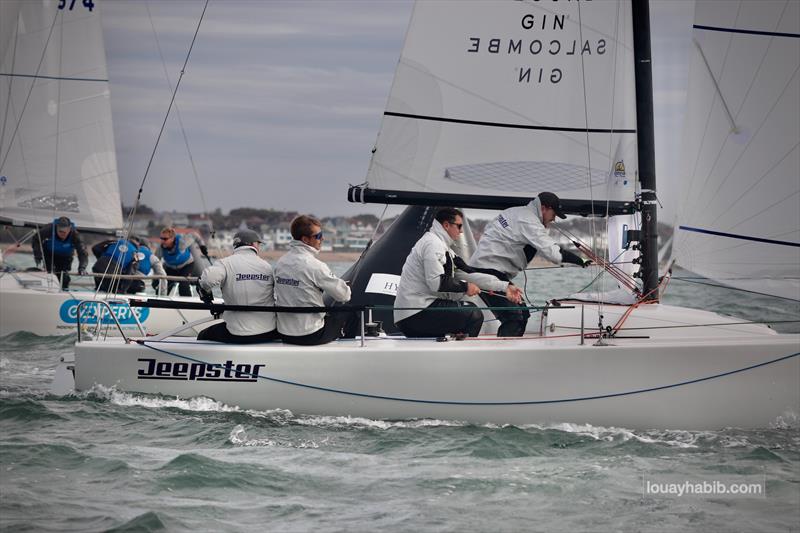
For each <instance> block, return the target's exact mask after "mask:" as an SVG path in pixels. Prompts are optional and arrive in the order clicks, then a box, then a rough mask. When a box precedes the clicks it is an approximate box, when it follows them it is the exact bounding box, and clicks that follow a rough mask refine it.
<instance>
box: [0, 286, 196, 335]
mask: <svg viewBox="0 0 800 533" xmlns="http://www.w3.org/2000/svg"><path fill="white" fill-rule="evenodd" d="M131 297H134V298H140V299H141V298H146V296H142V295H133V296H130V295H129V296H126V295H122V296H120V295H111V296H110V298H111V299H113V300H127V299H128V298H131ZM106 298H108V295H106V294H105V293H100V294H99V295H95V293H94V292H92V291H72V290H71V291H62V290H61V289H60V285H59V283H58V280H57V279H55V277H54V276H52V275H48V274H44V273H36V272H24V273H23V272H18V273H3V274H0V336H2V335H9V334H11V333H16V332H18V331H28V332H30V333H35V334H36V335H68V334H72V333H76V332H77V308H78V302H80V301H83V300H105V299H106ZM169 299H171V300H174V301H192V302H195V303H196V302H198V301H199V300H197V299H195V298H180V297H171V298H169ZM113 309H114V312H115V314H117V316H118V320H119V321H120V325H121V327H122V329H123V331H124V332H125V334H126V335H140V333H139V328H138V326H137V324H136V320H135V319H134V317H133V316H132V313H137V316H138V317H139V319H140V322H141V324H142V325H143V326H144V327H145V330H146V332H147V333H148V334H157V333H162V332H164V331H169V330H171V329H173V328H176V327H178V326H180V325H182V324H186V323H188V322H192V321H194V320H198V319H200V318H204V317H207V316H209V314H208V312H207V311H196V310H185V309H184V310H179V309H147V308H130V307H129V306H127V305H124V304H122V305H120V304H116V305H114V306H113ZM87 322H88V323H91V324H94V323H95V321H93V320H91V319H89V320H88V321H86V320H84V322H83V323H84V324H86V323H87ZM104 323H106V324H109V325H111V327H109V328H103V332H104V333H105V332H106V331H107V333H108V335H113V336H116V335H119V330H118V329H117V328H116V327H115V326H114V325H113V323H112V321H111V320H109V319H104ZM91 329H94V328H91ZM185 334H186V335H193V336H194V335H196V334H197V332H195V331H193V330H188V331H186V332H185Z"/></svg>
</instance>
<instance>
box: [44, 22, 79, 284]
mask: <svg viewBox="0 0 800 533" xmlns="http://www.w3.org/2000/svg"><path fill="white" fill-rule="evenodd" d="M56 16H58V15H56ZM58 34H59V40H60V42H59V43H58V77H59V78H60V77H61V74H62V73H63V67H64V13H63V11H62V12H61V31H60V32H58ZM60 134H61V80H59V81H57V82H56V133H55V139H54V140H55V145H56V146H55V157H54V158H53V196H54V199H53V200H54V201H53V212H52V216H53V232H52V233H53V234H52V237H51V238H52V239H53V241H52V242H51V243H50V244H51V246H50V264H51V265H53V271H55V258H56V247H55V239H56V233H58V229H57V228H56V223H55V219H56V213H57V211H56V208H57V203H58V202H56V201H55V198H58V171H59V168H60V166H59V164H58V153H59V149H60V148H61V142H59V141H60ZM70 233H72V232H70ZM73 238H74V236H73ZM62 276H63V274H62Z"/></svg>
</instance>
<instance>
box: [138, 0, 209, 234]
mask: <svg viewBox="0 0 800 533" xmlns="http://www.w3.org/2000/svg"><path fill="white" fill-rule="evenodd" d="M144 7H145V9H146V10H147V17H148V18H149V19H150V27H151V28H152V30H153V37H154V38H155V42H156V48H157V49H158V55H159V57H160V58H161V66H162V67H163V68H164V77H165V78H166V80H167V87H169V90H170V92H171V91H172V81H171V80H170V77H169V71H168V70H167V62H166V61H165V60H164V54H163V52H162V50H161V41H160V40H159V39H158V33H156V26H155V24H154V23H153V17H152V15H151V13H150V2H147V1H145V3H144ZM175 117H176V118H177V119H178V124H179V125H180V128H181V133H182V134H183V143H184V144H185V145H186V153H187V154H188V156H189V163H190V164H191V167H192V173H193V174H194V181H195V183H197V191H198V192H199V193H200V203H202V204H203V213H204V214H205V215H206V218H207V219H208V221H209V224H210V225H211V234H212V235H213V234H214V226H213V224H214V222H213V221H212V220H211V217H210V216H209V215H208V204H207V203H206V196H205V194H204V193H203V187H202V186H201V185H200V177H199V175H198V173H197V166H196V165H195V162H194V156H193V155H192V150H191V149H190V148H189V138H188V137H187V135H186V129H185V128H184V127H183V118H182V117H181V111H180V108H179V107H178V104H177V103H175Z"/></svg>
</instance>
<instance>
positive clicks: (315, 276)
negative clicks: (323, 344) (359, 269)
mask: <svg viewBox="0 0 800 533" xmlns="http://www.w3.org/2000/svg"><path fill="white" fill-rule="evenodd" d="M318 253H319V250H317V249H316V248H314V247H312V246H309V245H307V244H306V243H304V242H303V241H292V242H291V244H290V245H289V251H288V252H286V254H284V255H283V257H281V258H280V259H278V262H277V263H275V302H276V303H277V304H278V305H279V306H291V307H322V306H324V305H325V303H324V301H323V296H325V295H327V296H330V297H331V298H333V299H334V300H336V301H337V302H349V301H350V287H348V286H347V284H346V283H345V282H344V280H342V279H339V278H337V277H336V276H334V275H333V273H332V272H331V269H330V268H329V267H328V265H326V264H325V263H323V262H322V261H320V260H319V259H317V257H316V256H317V254H318ZM324 325H325V313H278V331H279V332H280V333H281V334H282V335H291V336H293V337H298V336H301V335H308V334H310V333H314V332H315V331H317V330H319V329H321V328H322V327H323V326H324Z"/></svg>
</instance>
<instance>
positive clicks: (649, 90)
mask: <svg viewBox="0 0 800 533" xmlns="http://www.w3.org/2000/svg"><path fill="white" fill-rule="evenodd" d="M631 3H632V8H633V58H634V65H635V77H636V140H637V146H638V157H639V183H640V185H641V211H642V236H641V241H640V246H641V259H642V263H641V264H642V268H641V271H640V272H638V273H637V274H638V276H639V277H641V278H642V283H643V286H642V295H643V296H644V297H645V300H658V290H657V287H658V231H657V221H658V219H657V215H658V213H657V211H656V206H657V199H656V159H655V136H654V133H653V69H652V62H651V60H650V4H649V0H632V2H631Z"/></svg>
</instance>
